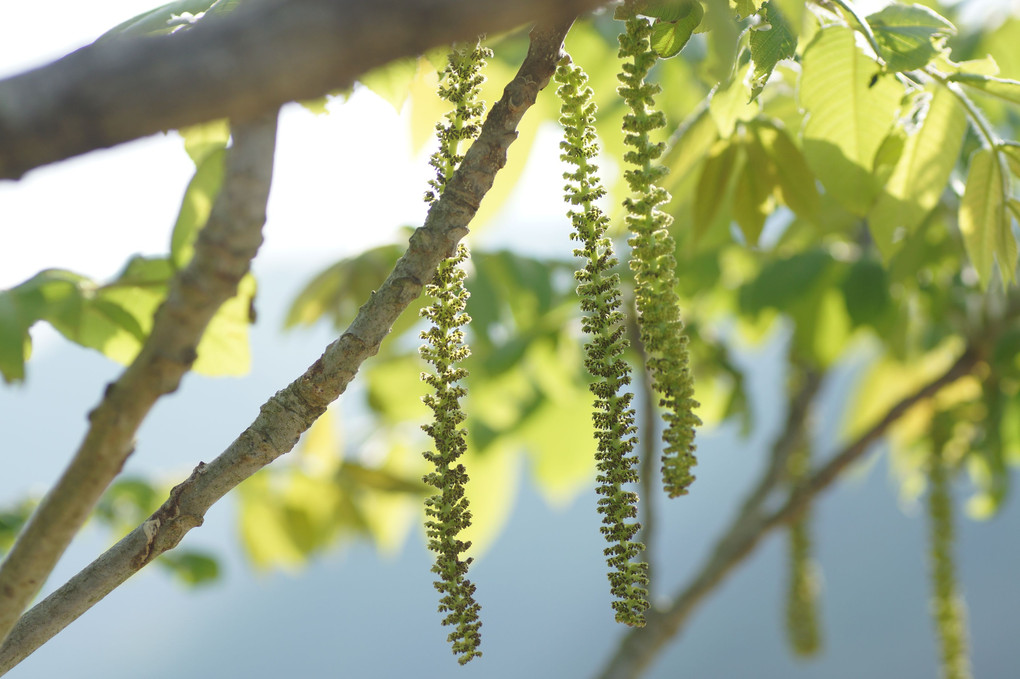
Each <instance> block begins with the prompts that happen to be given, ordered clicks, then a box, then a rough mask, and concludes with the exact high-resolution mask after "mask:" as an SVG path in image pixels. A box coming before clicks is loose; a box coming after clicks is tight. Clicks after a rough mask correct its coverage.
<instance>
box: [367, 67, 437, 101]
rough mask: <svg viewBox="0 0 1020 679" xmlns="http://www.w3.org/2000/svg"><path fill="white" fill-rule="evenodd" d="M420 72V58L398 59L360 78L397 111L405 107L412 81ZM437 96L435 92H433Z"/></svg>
mask: <svg viewBox="0 0 1020 679" xmlns="http://www.w3.org/2000/svg"><path fill="white" fill-rule="evenodd" d="M417 72H418V59H417V58H407V59H396V60H394V61H391V62H389V63H388V64H386V65H385V66H380V67H379V68H375V69H372V70H371V71H369V72H368V73H366V74H364V75H362V76H361V77H360V78H358V80H359V81H360V82H361V84H362V85H364V86H365V87H367V88H368V89H370V90H372V92H374V93H375V94H377V95H379V96H380V97H382V98H383V99H384V100H386V101H387V102H389V104H390V106H392V107H393V108H394V109H396V111H397V113H400V110H401V109H402V108H403V107H404V102H406V101H407V97H408V95H409V94H410V88H411V82H412V81H413V80H414V77H415V74H416V73H417ZM433 96H435V92H433Z"/></svg>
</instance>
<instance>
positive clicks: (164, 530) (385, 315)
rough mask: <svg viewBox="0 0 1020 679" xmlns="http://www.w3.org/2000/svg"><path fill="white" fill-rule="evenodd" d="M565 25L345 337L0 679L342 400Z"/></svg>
mask: <svg viewBox="0 0 1020 679" xmlns="http://www.w3.org/2000/svg"><path fill="white" fill-rule="evenodd" d="M571 23H572V22H571V21H563V22H559V23H556V24H553V25H548V26H541V27H536V28H535V29H534V30H533V31H532V33H531V46H530V48H529V50H528V55H527V57H525V59H524V62H523V64H522V65H521V68H520V70H519V71H518V73H517V75H516V77H515V78H514V79H513V80H512V81H511V82H510V84H508V85H507V86H506V88H505V89H504V91H503V97H502V99H500V101H499V102H497V103H496V104H495V105H494V106H493V108H492V110H491V111H490V113H489V115H488V117H487V118H486V120H485V124H484V125H483V126H482V131H481V133H480V135H479V137H478V139H477V140H476V141H475V142H474V144H472V146H471V148H470V149H469V150H468V152H467V154H466V156H465V158H464V161H463V162H462V163H461V165H460V168H459V169H458V170H457V172H456V173H455V174H454V175H453V177H452V178H451V179H450V180H449V182H448V183H447V185H446V189H445V190H444V192H443V195H442V197H441V198H440V199H439V200H438V201H436V202H435V203H433V205H432V208H431V209H430V210H429V213H428V216H427V217H426V219H425V225H424V226H422V227H421V228H419V229H417V230H416V231H415V233H414V234H413V235H412V236H411V240H410V244H409V246H408V249H407V251H406V252H405V253H404V255H403V256H402V257H401V258H400V260H399V261H398V262H397V264H396V265H395V267H394V269H393V271H392V272H391V273H390V275H389V277H388V278H387V279H386V281H385V282H384V283H383V284H382V286H381V287H380V288H379V290H378V291H376V292H374V293H373V294H372V295H371V296H370V297H369V299H368V301H367V302H365V304H364V305H363V306H362V307H361V309H360V310H359V311H358V314H357V316H356V317H355V319H354V321H352V322H351V325H350V326H349V327H348V328H347V331H346V332H344V333H343V335H341V336H340V338H339V339H338V340H336V341H334V342H333V343H332V344H330V345H329V346H328V347H327V348H326V351H325V353H324V354H323V355H322V356H321V357H320V358H319V359H318V360H317V361H315V363H313V364H312V365H311V366H310V367H309V368H308V370H306V371H305V373H304V374H303V375H301V376H300V377H299V378H298V379H296V380H295V381H294V382H292V383H291V384H290V385H289V386H287V387H286V388H285V389H283V390H281V391H279V392H278V393H277V394H276V395H275V396H273V397H272V398H271V399H269V401H267V402H266V403H265V404H264V405H263V406H262V408H261V409H260V412H259V415H258V417H256V418H255V421H254V422H253V423H252V424H251V425H250V426H249V427H248V428H247V429H246V430H245V431H244V432H242V433H241V435H240V436H238V438H237V439H236V440H235V441H234V442H233V443H232V444H231V445H230V446H229V447H228V448H227V449H226V450H225V451H224V452H223V453H222V454H220V456H219V457H217V458H216V459H215V460H213V461H212V462H210V463H209V464H204V463H200V464H199V465H198V466H197V467H196V468H195V470H194V472H193V473H192V474H191V476H189V477H188V479H187V480H185V481H184V482H183V483H181V484H180V485H178V486H177V487H175V488H174V489H173V491H172V492H171V493H170V498H169V499H168V500H167V501H166V502H165V503H164V504H163V506H162V507H160V508H159V509H158V510H157V511H156V512H155V513H154V514H153V515H152V516H151V517H150V518H149V519H148V520H147V521H146V522H145V523H143V524H142V525H141V526H139V527H137V528H136V529H135V530H134V531H132V532H131V533H130V534H128V535H127V536H126V537H125V538H124V539H123V540H121V541H120V542H118V543H117V544H116V545H114V546H113V547H112V548H111V549H110V550H109V551H107V552H106V553H105V554H103V555H102V556H100V557H99V558H98V559H97V560H96V561H94V562H93V563H92V564H90V565H89V566H88V567H86V568H85V569H84V570H83V571H81V572H80V573H78V574H77V575H76V576H74V577H73V578H72V579H71V580H70V581H69V582H68V583H66V584H65V585H63V586H62V587H60V588H59V589H58V590H57V591H56V592H54V593H53V594H51V595H50V596H48V597H47V598H46V599H44V600H43V601H42V602H40V603H39V604H38V605H37V606H35V607H34V608H33V609H32V610H30V611H29V612H27V613H26V614H25V615H24V616H23V617H22V619H21V620H20V621H19V622H18V624H17V626H16V627H15V629H14V631H13V632H12V634H11V636H10V638H9V639H8V640H7V641H6V642H5V643H4V645H3V646H2V647H0V674H2V673H5V672H6V671H7V670H9V669H10V668H11V667H13V666H15V665H16V664H17V663H19V662H20V661H21V660H23V659H24V658H26V657H27V656H28V655H29V654H31V653H32V652H33V651H34V650H35V649H36V648H38V647H39V646H41V645H42V644H43V643H45V642H46V641H47V640H49V639H50V638H52V637H53V636H54V635H55V634H57V633H58V632H59V631H60V630H62V629H63V628H64V627H66V626H67V625H68V624H70V623H71V622H72V621H74V620H75V619H77V618H78V616H80V615H81V614H82V613H84V612H85V611H86V610H88V609H89V608H90V607H91V606H92V605H93V604H95V603H97V602H98V601H100V600H101V599H102V598H103V597H105V596H106V595H107V594H109V593H110V592H111V591H113V590H114V589H115V588H116V587H117V586H118V585H120V584H121V583H123V582H124V581H125V580H126V579H127V578H128V577H130V576H131V575H132V574H133V573H135V572H137V571H138V570H140V569H141V568H142V567H144V566H145V565H146V564H148V563H149V562H150V561H152V560H153V559H155V558H156V557H157V556H159V555H160V554H162V553H163V552H165V551H167V550H169V549H172V548H173V547H175V546H176V545H177V544H178V543H179V542H180V541H181V539H182V538H183V537H184V535H185V534H186V533H187V532H188V531H189V530H191V529H192V528H194V527H196V526H199V525H201V524H202V521H203V517H204V515H205V513H206V511H207V510H208V509H209V507H211V506H212V505H213V503H215V502H216V501H218V500H219V499H220V498H222V497H223V496H224V495H226V493H227V492H229V491H230V490H231V489H232V488H234V487H235V486H236V485H237V484H239V483H240V482H241V481H243V480H244V479H246V478H248V477H249V476H251V475H252V474H254V473H255V472H256V471H258V470H259V469H261V468H262V467H264V466H266V465H267V464H269V463H270V462H272V461H273V460H275V459H276V458H278V457H280V456H281V455H283V454H284V453H287V452H288V451H290V450H291V449H292V448H293V447H294V445H295V444H296V443H297V441H298V438H299V437H300V436H301V434H302V433H303V432H304V431H305V430H306V429H308V427H309V426H311V424H312V423H313V422H314V421H315V420H316V419H317V418H318V417H319V416H320V415H321V414H322V413H323V412H325V410H326V408H327V407H328V406H329V404H330V403H331V402H332V401H334V400H336V398H337V397H339V396H340V394H342V393H343V392H344V391H345V390H346V388H347V385H348V384H349V383H350V381H351V380H352V379H353V378H354V375H355V373H356V372H357V370H358V368H359V367H360V366H361V363H362V362H363V361H364V360H365V359H367V358H368V357H370V356H373V355H375V354H376V352H378V350H379V345H380V343H381V342H382V340H383V338H385V337H386V335H387V334H388V333H389V331H390V328H391V327H392V325H393V323H394V321H396V319H397V317H398V316H399V315H400V313H401V312H402V311H403V310H404V309H405V308H407V306H408V304H410V303H411V301H413V300H414V299H416V298H417V297H418V295H419V294H420V293H421V290H422V288H423V286H424V282H425V281H428V280H431V278H432V276H433V274H434V273H435V270H436V266H437V265H438V264H439V262H440V261H441V260H442V259H443V258H444V257H446V256H447V255H448V254H449V253H450V252H452V251H454V250H455V249H456V247H457V243H458V242H459V240H460V239H461V238H463V237H464V235H465V234H466V233H467V224H468V222H469V221H470V219H471V218H472V217H473V216H474V214H475V212H476V211H477V209H478V205H479V203H480V201H481V199H482V197H483V196H484V195H485V193H486V192H487V191H488V190H489V188H490V187H491V186H492V181H493V178H494V177H495V175H496V172H498V171H499V169H500V168H502V167H503V165H504V164H505V163H506V151H507V148H508V147H509V145H510V144H511V143H512V142H513V141H514V139H515V138H516V137H517V132H516V128H517V125H518V123H519V122H520V120H521V117H522V116H523V115H524V112H525V111H526V110H527V109H528V108H529V107H530V106H531V105H532V104H534V103H535V99H536V97H537V95H538V92H539V90H541V89H543V88H544V87H545V86H546V85H547V84H548V83H549V79H550V78H551V77H552V75H553V72H554V71H555V69H556V64H557V63H558V62H559V59H560V54H561V48H562V45H563V38H564V36H565V35H566V33H567V30H568V29H569V28H570V25H571Z"/></svg>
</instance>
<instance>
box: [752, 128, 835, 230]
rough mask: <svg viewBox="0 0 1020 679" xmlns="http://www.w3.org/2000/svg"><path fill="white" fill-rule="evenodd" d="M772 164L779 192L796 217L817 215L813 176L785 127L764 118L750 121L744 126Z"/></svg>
mask: <svg viewBox="0 0 1020 679" xmlns="http://www.w3.org/2000/svg"><path fill="white" fill-rule="evenodd" d="M748 129H749V130H750V132H751V134H752V135H754V138H755V140H756V141H757V142H758V144H759V145H760V146H761V148H762V150H763V151H764V152H765V154H766V155H767V156H768V158H769V160H770V161H771V163H772V165H773V167H774V168H775V176H776V182H777V184H778V190H779V196H780V198H781V200H782V201H783V203H784V204H785V205H786V206H787V207H788V208H790V209H791V210H793V211H794V212H795V213H796V214H797V215H798V216H799V217H801V218H803V219H807V220H809V221H815V220H817V219H818V211H819V205H820V198H819V196H818V187H817V186H816V185H815V176H814V173H812V172H811V169H810V168H809V167H808V165H807V161H806V160H805V159H804V154H803V153H801V152H800V149H799V148H797V145H796V144H794V142H793V139H791V138H790V135H789V134H787V132H786V130H784V129H782V128H780V127H777V126H775V125H774V124H772V123H771V122H767V121H760V120H756V121H754V122H753V123H752V124H751V125H750V126H749V128H748Z"/></svg>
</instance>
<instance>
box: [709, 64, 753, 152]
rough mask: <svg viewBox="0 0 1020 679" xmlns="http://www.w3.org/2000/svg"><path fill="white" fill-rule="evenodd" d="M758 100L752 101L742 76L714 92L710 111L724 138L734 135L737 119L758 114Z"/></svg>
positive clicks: (750, 117)
mask: <svg viewBox="0 0 1020 679" xmlns="http://www.w3.org/2000/svg"><path fill="white" fill-rule="evenodd" d="M759 108H760V107H759V106H758V103H757V102H752V101H751V92H750V90H749V89H748V87H747V85H746V84H745V83H744V81H743V79H742V78H733V79H732V80H730V82H729V83H727V84H726V85H725V86H724V87H722V88H720V89H717V90H716V91H715V92H713V93H712V99H711V101H709V103H708V111H709V113H711V114H712V120H714V121H715V125H716V127H717V128H718V130H719V136H720V137H722V138H726V137H730V136H732V135H733V130H734V128H735V127H736V125H737V121H741V120H751V119H752V118H754V117H755V116H756V115H758V110H759Z"/></svg>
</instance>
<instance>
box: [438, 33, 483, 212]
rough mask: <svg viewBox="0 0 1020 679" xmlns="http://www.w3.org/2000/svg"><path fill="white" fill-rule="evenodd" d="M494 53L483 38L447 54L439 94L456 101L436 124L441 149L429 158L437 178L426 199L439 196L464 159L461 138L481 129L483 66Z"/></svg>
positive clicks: (468, 138)
mask: <svg viewBox="0 0 1020 679" xmlns="http://www.w3.org/2000/svg"><path fill="white" fill-rule="evenodd" d="M491 56H492V50H490V49H489V48H488V47H483V46H482V43H481V42H478V43H476V44H475V45H474V46H473V47H464V48H459V49H454V50H453V51H451V52H450V54H449V55H448V56H447V64H446V68H445V69H443V71H442V72H441V73H440V74H439V78H440V81H439V90H438V94H439V96H440V97H442V98H443V99H445V100H446V101H448V102H450V103H451V104H453V105H454V109H453V110H452V111H450V112H449V113H447V114H446V120H445V121H444V122H440V123H437V124H436V136H437V137H438V138H439V150H438V151H436V152H435V153H434V154H432V158H431V159H430V160H429V165H431V166H432V167H434V168H435V169H436V178H435V179H430V180H429V187H430V189H429V190H428V191H426V192H425V202H426V203H432V202H434V201H436V200H438V199H439V196H440V195H441V194H442V193H443V189H444V188H445V187H446V182H447V181H448V180H449V179H450V177H452V176H453V173H454V171H455V170H456V169H457V166H459V165H460V162H461V161H462V160H464V155H463V154H462V153H460V148H459V147H460V142H462V141H469V140H471V139H474V138H475V137H477V136H478V133H479V131H480V130H481V123H482V113H483V112H484V111H485V104H484V103H483V102H482V101H481V99H479V98H478V96H479V88H480V87H481V85H482V83H484V82H485V76H483V75H482V68H483V67H484V66H485V60H486V59H488V58H490V57H491Z"/></svg>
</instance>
